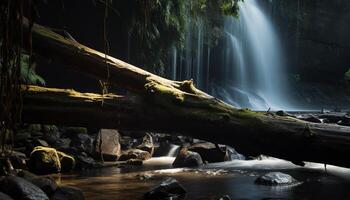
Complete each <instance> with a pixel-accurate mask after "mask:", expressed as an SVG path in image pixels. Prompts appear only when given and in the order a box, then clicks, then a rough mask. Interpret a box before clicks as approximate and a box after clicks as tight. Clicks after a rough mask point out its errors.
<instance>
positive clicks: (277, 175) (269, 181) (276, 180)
mask: <svg viewBox="0 0 350 200" xmlns="http://www.w3.org/2000/svg"><path fill="white" fill-rule="evenodd" d="M255 183H256V184H260V185H271V186H277V185H290V184H295V183H297V181H296V180H295V179H294V178H293V177H292V176H290V175H288V174H284V173H281V172H270V173H267V174H265V175H262V176H259V177H258V178H257V179H256V180H255Z"/></svg>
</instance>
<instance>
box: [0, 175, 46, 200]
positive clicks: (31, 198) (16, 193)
mask: <svg viewBox="0 0 350 200" xmlns="http://www.w3.org/2000/svg"><path fill="white" fill-rule="evenodd" d="M1 191H2V192H4V193H6V194H7V195H10V196H11V197H12V198H14V199H18V200H48V199H49V197H48V196H47V195H46V194H45V193H44V192H43V191H42V190H41V189H40V188H39V187H37V186H36V185H34V184H32V183H30V182H29V181H27V180H25V179H23V178H20V177H17V176H7V177H6V178H5V179H4V180H3V181H2V183H1Z"/></svg>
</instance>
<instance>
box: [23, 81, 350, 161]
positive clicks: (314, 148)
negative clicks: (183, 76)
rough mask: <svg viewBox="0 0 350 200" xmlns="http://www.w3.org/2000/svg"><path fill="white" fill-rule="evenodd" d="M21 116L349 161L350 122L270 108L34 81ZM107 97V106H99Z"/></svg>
mask: <svg viewBox="0 0 350 200" xmlns="http://www.w3.org/2000/svg"><path fill="white" fill-rule="evenodd" d="M23 90H24V93H23V99H24V100H23V101H24V108H23V114H22V117H23V120H24V121H26V122H30V123H46V124H64V125H79V126H91V125H93V126H97V127H106V128H118V129H122V130H150V131H158V132H168V133H179V132H181V133H183V134H186V135H188V136H192V137H195V138H201V139H204V140H208V141H213V142H216V143H222V144H227V145H232V146H234V147H235V148H237V150H238V151H240V152H242V153H245V154H246V155H258V154H260V153H264V154H266V155H271V156H275V157H279V158H284V159H287V160H291V161H313V162H320V163H328V164H334V165H339V166H344V167H350V162H349V161H348V160H347V159H344V157H345V156H346V155H347V153H348V152H349V151H350V134H349V133H350V128H349V127H343V126H337V125H327V124H314V123H305V122H302V121H299V120H297V119H291V118H286V119H285V118H281V117H277V116H275V115H271V114H268V115H266V114H261V113H254V112H251V111H249V110H237V111H235V112H238V113H239V115H240V119H235V118H232V117H230V114H228V115H227V116H228V117H227V118H225V117H218V118H216V117H214V116H211V115H217V114H215V113H210V112H208V113H207V114H208V115H207V116H203V113H205V112H206V111H205V110H203V109H202V108H197V107H187V108H182V109H181V106H179V110H178V112H174V113H169V111H168V109H163V108H160V107H158V106H157V104H152V103H149V102H147V101H144V99H143V98H142V97H140V96H134V97H125V96H119V95H114V94H107V95H104V96H102V95H99V94H92V93H79V92H76V91H74V90H68V89H56V88H43V87H38V86H30V87H27V88H24V89H23ZM102 101H103V106H101V104H102Z"/></svg>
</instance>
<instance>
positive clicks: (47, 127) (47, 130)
mask: <svg viewBox="0 0 350 200" xmlns="http://www.w3.org/2000/svg"><path fill="white" fill-rule="evenodd" d="M42 131H43V132H44V133H46V134H52V133H57V132H58V128H57V126H55V125H42Z"/></svg>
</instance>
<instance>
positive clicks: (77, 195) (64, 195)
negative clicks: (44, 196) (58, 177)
mask: <svg viewBox="0 0 350 200" xmlns="http://www.w3.org/2000/svg"><path fill="white" fill-rule="evenodd" d="M84 199H85V197H84V194H83V192H82V191H81V190H80V189H79V188H76V187H71V186H64V187H59V188H58V189H57V190H56V192H55V194H54V195H53V197H52V198H51V200H84Z"/></svg>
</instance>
